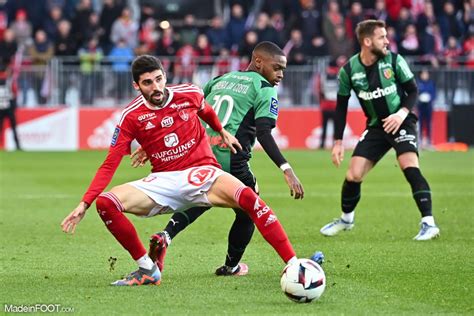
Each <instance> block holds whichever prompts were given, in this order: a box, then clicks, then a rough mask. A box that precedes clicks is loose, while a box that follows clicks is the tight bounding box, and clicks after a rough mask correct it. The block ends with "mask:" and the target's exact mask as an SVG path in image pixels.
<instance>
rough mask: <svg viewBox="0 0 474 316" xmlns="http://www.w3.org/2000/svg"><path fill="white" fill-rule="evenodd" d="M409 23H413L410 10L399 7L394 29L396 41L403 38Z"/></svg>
mask: <svg viewBox="0 0 474 316" xmlns="http://www.w3.org/2000/svg"><path fill="white" fill-rule="evenodd" d="M411 24H415V20H414V19H413V17H412V15H411V12H410V10H408V9H407V8H404V7H402V8H401V9H400V14H399V17H398V20H397V21H396V22H395V30H396V35H397V39H398V42H401V41H402V40H403V38H404V37H405V33H406V31H407V27H408V25H411ZM400 46H401V45H400Z"/></svg>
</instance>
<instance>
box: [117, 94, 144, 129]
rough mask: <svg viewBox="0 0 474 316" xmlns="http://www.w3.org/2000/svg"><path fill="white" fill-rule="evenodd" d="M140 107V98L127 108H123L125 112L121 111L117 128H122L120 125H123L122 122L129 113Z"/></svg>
mask: <svg viewBox="0 0 474 316" xmlns="http://www.w3.org/2000/svg"><path fill="white" fill-rule="evenodd" d="M140 105H142V98H141V97H139V98H138V99H137V100H135V102H133V103H132V104H131V105H130V106H129V107H127V108H125V110H123V112H122V117H121V118H120V121H119V123H118V126H122V123H123V120H124V119H125V117H126V116H127V115H128V114H129V113H130V112H132V111H133V110H135V109H136V108H138V107H140Z"/></svg>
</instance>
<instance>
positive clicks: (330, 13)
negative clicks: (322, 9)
mask: <svg viewBox="0 0 474 316" xmlns="http://www.w3.org/2000/svg"><path fill="white" fill-rule="evenodd" d="M339 25H342V26H343V25H344V18H343V16H342V14H341V11H340V8H339V3H338V2H337V1H336V0H329V2H328V10H327V12H326V13H325V14H324V15H323V35H324V37H325V38H327V39H333V38H334V37H335V34H334V33H335V29H336V26H339Z"/></svg>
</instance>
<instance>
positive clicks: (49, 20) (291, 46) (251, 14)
mask: <svg viewBox="0 0 474 316" xmlns="http://www.w3.org/2000/svg"><path fill="white" fill-rule="evenodd" d="M131 2H133V3H134V4H135V5H134V6H130V3H131ZM223 3H224V5H225V6H226V7H228V8H229V10H228V14H222V15H218V16H215V17H213V18H212V19H209V21H205V22H206V23H197V18H196V17H195V16H194V15H193V14H191V13H188V14H186V15H185V16H183V17H182V19H181V20H180V21H178V22H177V23H175V24H173V23H163V22H164V19H162V18H159V12H157V8H156V7H155V6H154V1H145V0H142V1H139V0H134V1H131V0H128V1H127V0H103V1H98V0H34V1H31V0H0V59H1V62H2V63H11V62H13V59H14V58H13V57H14V56H15V53H16V52H18V50H20V51H21V54H22V56H23V60H28V61H29V62H30V63H31V64H32V65H46V64H47V63H48V62H49V61H50V60H51V58H53V57H54V56H77V58H78V59H79V60H80V61H81V63H80V67H81V70H82V71H83V73H85V74H87V73H91V71H92V70H93V69H94V65H95V64H96V63H100V62H101V60H102V59H103V58H105V57H110V58H112V59H114V58H115V59H116V60H117V62H116V63H114V64H113V69H114V70H115V71H116V72H117V73H118V74H119V75H118V79H117V80H118V81H119V83H120V82H121V81H123V80H124V79H123V78H124V76H122V75H120V74H123V73H126V72H128V63H129V62H130V60H132V59H133V57H134V56H136V55H140V54H145V53H147V54H154V55H158V56H170V57H172V58H170V59H169V64H167V65H165V66H166V67H168V69H170V70H172V72H173V74H174V75H175V80H176V81H186V80H189V79H190V76H191V75H192V73H193V71H194V69H195V68H196V67H197V66H198V65H199V64H201V65H209V64H214V65H215V66H216V67H217V69H218V73H217V74H220V73H223V72H226V71H228V70H230V69H245V67H246V66H247V64H248V61H249V58H250V55H251V52H252V49H253V47H254V45H255V44H256V43H257V42H259V41H263V40H269V41H273V42H275V43H277V44H278V45H280V46H281V47H282V48H283V50H284V52H285V53H286V54H287V57H288V64H289V65H305V64H308V63H311V62H312V61H313V60H314V58H318V57H321V56H329V57H330V59H331V60H333V61H334V63H336V61H338V64H340V62H342V61H343V60H344V58H346V59H347V58H348V57H350V56H351V55H352V54H354V53H355V52H356V51H357V50H358V43H357V40H356V38H355V34H354V29H355V25H356V24H357V23H358V22H360V21H362V20H364V19H366V18H374V19H382V20H385V21H386V22H387V26H388V27H387V31H388V37H389V39H390V50H392V51H394V52H398V53H400V54H403V55H404V56H407V57H409V56H417V60H418V61H419V62H421V63H425V64H430V65H432V66H434V67H438V66H442V65H448V66H450V67H457V66H467V67H470V68H474V25H473V21H474V0H432V1H429V0H375V1H374V0H370V1H369V0H358V1H356V0H353V1H351V0H324V1H320V0H264V1H231V0H230V1H223ZM255 3H260V4H261V6H260V7H257V8H256V6H255ZM132 8H139V9H138V10H136V9H135V11H139V12H134V11H133V9H132ZM224 11H225V12H227V11H226V10H224ZM172 22H173V21H172ZM200 22H202V21H200ZM228 56H237V57H238V61H237V62H235V58H233V59H229V58H228ZM166 61H167V59H165V62H166ZM171 67H172V68H171ZM85 78H86V79H85V81H84V86H85V87H86V88H85V89H84V93H85V94H86V95H85V96H84V98H85V100H84V102H88V101H90V100H88V99H89V96H87V91H88V90H89V89H88V88H87V86H88V85H93V82H91V81H90V80H89V81H88V80H87V75H86V77H85ZM38 82H41V81H38ZM36 90H38V91H39V90H41V87H36ZM120 90H121V89H118V91H120ZM43 101H44V100H43Z"/></svg>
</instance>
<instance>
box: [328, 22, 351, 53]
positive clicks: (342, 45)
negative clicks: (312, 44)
mask: <svg viewBox="0 0 474 316" xmlns="http://www.w3.org/2000/svg"><path fill="white" fill-rule="evenodd" d="M353 53H354V47H353V41H352V40H351V39H349V38H347V36H346V29H345V28H344V26H343V25H338V26H336V29H335V32H334V37H333V38H332V39H331V40H330V41H329V55H330V56H331V59H332V60H337V59H338V58H339V56H352V55H353Z"/></svg>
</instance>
